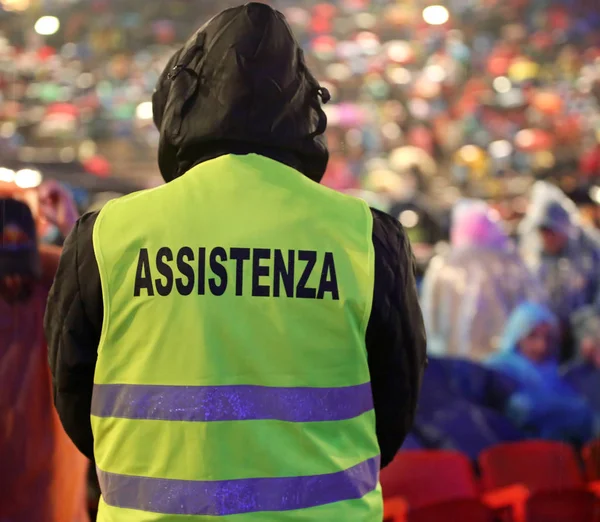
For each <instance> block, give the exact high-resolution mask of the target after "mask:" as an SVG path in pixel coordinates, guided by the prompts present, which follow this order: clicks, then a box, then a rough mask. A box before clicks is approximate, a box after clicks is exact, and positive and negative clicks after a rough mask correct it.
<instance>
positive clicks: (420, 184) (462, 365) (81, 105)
mask: <svg viewBox="0 0 600 522" xmlns="http://www.w3.org/2000/svg"><path fill="white" fill-rule="evenodd" d="M234 3H235V4H237V3H239V2H230V1H229V0H227V1H225V0H210V1H209V0H202V2H196V3H194V4H191V3H189V2H187V1H185V0H171V1H169V2H140V1H139V0H119V1H116V0H113V1H111V0H92V1H89V2H77V1H72V2H59V3H58V4H55V3H53V2H46V3H45V4H44V8H43V9H41V8H40V7H39V6H38V8H37V9H31V10H29V11H26V12H23V13H20V12H19V13H16V12H13V11H8V10H5V11H2V10H0V158H1V160H0V188H2V187H1V185H2V182H6V181H14V180H13V179H4V178H6V177H7V176H8V177H10V176H9V175H8V172H13V173H14V172H15V171H16V170H18V169H22V168H24V167H28V168H29V167H36V168H39V169H40V171H42V173H44V165H47V164H62V165H64V166H65V167H66V166H67V165H72V164H77V165H80V166H81V168H82V169H83V171H86V172H88V173H91V174H93V175H96V176H100V177H106V176H110V175H112V174H118V175H124V174H126V172H124V170H128V169H133V168H134V166H135V164H136V161H139V162H140V163H142V164H143V169H146V168H148V167H147V165H148V164H150V165H153V163H155V161H154V158H155V148H156V146H157V142H158V133H157V131H156V129H155V128H154V125H153V121H152V108H151V104H150V103H149V100H150V96H151V94H152V91H153V89H154V86H155V83H156V80H157V79H158V75H159V73H160V72H161V71H162V69H163V68H164V66H165V64H166V62H167V60H168V58H169V57H170V55H171V54H172V52H173V50H174V49H175V48H176V46H177V45H179V44H181V40H182V39H183V38H185V37H186V36H188V35H189V34H190V33H191V32H192V31H193V30H194V29H195V28H197V27H199V26H201V25H202V23H204V22H205V21H206V20H207V19H208V17H209V16H210V15H212V14H214V13H216V12H217V11H219V10H221V9H223V8H224V7H226V6H227V5H228V4H234ZM269 3H271V4H273V5H274V6H275V7H277V8H279V9H280V10H281V11H282V12H284V13H285V14H286V16H287V18H288V20H289V22H290V24H291V26H292V27H293V29H294V31H295V33H296V34H297V36H298V38H299V40H300V42H301V44H302V45H303V47H304V49H305V50H306V55H307V61H308V64H309V66H310V67H311V68H312V69H313V70H314V71H315V72H316V75H317V76H318V79H319V81H320V82H321V83H322V84H323V86H325V87H327V89H329V90H330V92H331V94H332V102H331V103H330V104H328V105H327V106H326V107H325V108H324V109H325V110H326V112H327V115H328V119H329V127H328V131H327V138H328V143H329V148H330V151H331V160H330V163H329V167H328V171H327V174H326V177H325V180H324V183H325V184H327V185H328V186H330V187H332V188H335V189H337V190H341V191H345V192H348V193H351V194H354V195H358V196H360V197H363V198H364V199H366V200H367V201H368V202H369V203H370V204H371V205H372V206H374V207H378V208H380V209H382V210H384V211H386V212H389V213H390V214H391V215H393V216H394V217H397V218H398V219H399V220H400V221H401V222H402V224H403V225H404V226H405V228H406V229H407V230H408V231H409V234H410V236H411V239H412V241H413V247H414V249H415V254H416V256H417V260H418V261H419V272H420V276H422V277H421V279H422V288H421V299H422V307H423V312H424V316H425V322H426V327H427V333H428V339H429V341H428V351H429V353H430V356H431V362H430V366H429V368H428V370H427V371H426V375H425V381H424V386H423V395H422V398H421V401H420V404H419V411H418V414H417V420H416V425H415V429H414V430H413V433H412V434H411V437H410V439H409V441H408V442H407V447H428V448H439V447H442V448H457V449H461V450H462V451H464V452H466V453H468V454H469V455H471V456H473V457H476V455H477V454H478V452H479V451H481V450H482V449H484V448H485V447H487V446H489V445H492V444H495V443H497V442H500V441H506V440H518V439H521V438H527V437H543V438H549V439H559V440H565V441H568V442H573V443H575V444H578V445H579V444H582V443H584V442H586V441H587V440H589V439H591V438H592V437H594V436H599V435H600V233H599V231H598V227H599V225H600V212H599V210H598V206H599V204H600V9H598V6H597V2H594V1H593V0H592V1H586V0H574V1H567V0H471V1H469V2H466V1H462V0H447V1H444V2H443V6H441V5H440V6H431V5H430V4H431V2H425V1H422V0H403V1H392V0H339V1H336V2H331V3H323V2H317V1H313V0H303V1H292V0H272V1H271V2H269ZM0 5H2V2H0ZM432 8H433V9H432ZM47 14H52V15H53V16H56V17H57V19H58V20H59V22H60V29H59V30H58V31H57V32H56V34H52V35H47V36H42V35H39V34H36V33H35V31H34V30H33V28H34V22H35V20H36V19H37V18H38V17H39V16H41V15H47ZM125 156H127V157H128V158H133V161H132V163H129V162H127V163H125V162H124V160H123V158H124V157H125ZM136 158H140V159H139V160H136ZM141 158H143V159H145V162H142V159H141ZM152 168H154V169H155V168H156V167H155V166H153V167H152ZM3 176H4V177H3ZM148 176H150V173H148ZM26 188H27V187H26ZM24 194H25V193H23V194H21V193H20V195H19V199H23V200H26V201H27V203H28V204H29V206H30V207H31V208H32V210H33V213H34V217H35V218H36V219H37V220H38V232H37V234H38V237H39V238H40V239H43V240H44V241H46V242H49V243H54V244H56V245H60V244H61V242H62V241H63V240H64V237H65V235H66V234H67V233H68V231H69V226H71V225H72V223H73V221H74V220H73V219H72V217H73V216H72V214H73V213H74V212H75V210H74V206H73V205H74V202H73V201H72V197H71V196H70V195H69V194H67V193H66V192H65V191H64V190H63V189H61V188H60V187H58V186H55V185H42V189H41V190H40V191H39V194H41V196H42V197H41V198H40V199H39V200H38V192H35V193H27V194H28V195H27V197H25V195H24ZM565 194H567V195H565ZM465 197H468V198H470V199H464V198H465ZM40 202H41V203H40ZM79 210H83V209H82V208H80V209H79ZM68 216H70V217H68ZM4 225H5V224H4V223H0V226H4ZM5 228H6V227H5ZM9 232H10V231H9ZM7 234H8V232H7V231H6V230H5V231H4V237H5V239H6V238H9V236H8V235H7ZM11 237H12V236H11ZM9 239H10V238H9ZM3 245H4V243H3ZM0 254H2V249H0ZM3 284H4V283H3ZM11 284H12V283H11ZM9 286H10V285H9ZM9 290H10V288H6V287H2V286H0V295H3V293H4V295H8V294H7V292H8V291H9ZM0 301H1V300H0ZM40 302H41V301H40ZM0 304H2V303H0ZM38 305H39V303H38V304H37V305H36V306H38ZM31 306H33V304H32V305H31ZM38 307H39V306H38ZM0 315H1V316H2V317H3V319H4V318H5V317H9V315H6V314H0ZM11 317H17V315H13V316H11ZM39 326H40V328H41V324H40V325H39ZM2 328H5V330H2ZM25 331H26V332H28V333H31V332H32V331H33V330H32V329H29V330H23V328H22V325H21V323H19V322H18V321H17V320H15V321H14V322H13V323H11V324H8V323H6V324H4V325H2V324H1V323H0V333H1V332H4V333H3V334H2V335H3V336H6V337H3V338H9V337H8V335H9V333H10V335H11V336H13V337H11V339H12V338H14V339H17V341H15V343H16V342H25V341H24V340H23V339H22V338H21V337H20V336H21V334H22V333H23V332H25ZM7 332H9V333H7ZM19 339H21V341H19ZM32 342H42V341H41V340H40V339H37V340H35V341H32ZM14 346H17V344H15V345H14ZM19 346H20V345H19ZM0 363H1V360H0ZM2 370H3V368H2V365H1V364H0V373H1V372H2ZM6 371H7V372H8V370H6ZM7 374H8V373H7ZM2 375H4V373H2Z"/></svg>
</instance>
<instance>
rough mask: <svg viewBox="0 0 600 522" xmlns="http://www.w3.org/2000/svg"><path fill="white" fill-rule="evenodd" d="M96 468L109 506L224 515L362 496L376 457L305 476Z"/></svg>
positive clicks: (375, 474) (373, 483) (373, 479)
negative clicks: (195, 476) (193, 475)
mask: <svg viewBox="0 0 600 522" xmlns="http://www.w3.org/2000/svg"><path fill="white" fill-rule="evenodd" d="M97 471H98V479H99V481H100V488H101V490H102V498H103V499H104V502H106V503H107V504H108V505H109V506H114V507H120V508H128V509H138V510H141V511H149V512H153V513H162V514H166V515H211V516H224V515H236V514H241V513H255V512H259V511H290V510H293V509H305V508H311V507H315V506H322V505H324V504H331V503H333V502H342V501H344V500H351V499H357V498H362V497H364V496H365V495H366V494H367V493H370V492H371V491H373V490H374V489H375V488H376V487H377V483H378V480H379V457H375V458H372V459H369V460H366V461H364V462H362V463H360V464H358V465H357V466H354V467H353V468H350V469H347V470H345V471H340V472H338V473H331V474H329V475H313V476H308V477H286V478H256V479H237V480H217V481H195V480H173V479H158V478H149V477H133V476H130V475H118V474H116V473H108V472H106V471H102V470H100V469H98V470H97Z"/></svg>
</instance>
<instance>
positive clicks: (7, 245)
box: [0, 198, 41, 278]
mask: <svg viewBox="0 0 600 522" xmlns="http://www.w3.org/2000/svg"><path fill="white" fill-rule="evenodd" d="M7 274H19V275H26V276H33V277H36V278H38V277H40V276H41V261H40V255H39V252H38V246H37V232H36V226H35V220H34V218H33V215H32V213H31V210H30V209H29V206H28V205H26V204H25V203H22V202H21V201H17V200H15V199H11V198H1V199H0V277H2V276H4V275H7Z"/></svg>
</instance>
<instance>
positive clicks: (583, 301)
mask: <svg viewBox="0 0 600 522" xmlns="http://www.w3.org/2000/svg"><path fill="white" fill-rule="evenodd" d="M520 234H521V250H522V252H523V256H524V259H525V262H526V263H527V264H528V266H529V267H530V269H531V270H532V271H533V272H534V273H535V274H536V276H537V277H538V279H539V280H540V282H541V283H542V285H543V286H544V288H545V291H546V293H547V295H548V299H549V306H550V309H551V310H552V311H553V312H554V313H555V314H556V315H557V316H558V319H559V321H560V328H561V339H562V341H561V343H562V353H561V355H562V358H563V359H568V358H569V357H570V356H571V355H572V353H571V346H572V341H571V339H570V323H571V320H572V314H573V313H575V312H576V311H577V310H579V309H580V308H582V307H584V306H587V305H590V304H593V303H596V305H599V306H600V238H599V237H598V234H597V232H596V231H593V230H591V229H587V228H584V227H583V226H581V225H580V224H579V222H578V213H577V208H576V207H575V204H574V203H573V202H572V201H571V200H569V199H568V198H567V197H566V196H565V194H564V193H563V192H562V191H561V190H560V189H559V188H557V187H555V186H554V185H550V184H549V183H546V182H538V183H536V184H535V185H534V188H533V191H532V194H531V201H530V206H529V209H528V211H527V215H526V216H525V219H524V220H523V222H522V223H521V228H520Z"/></svg>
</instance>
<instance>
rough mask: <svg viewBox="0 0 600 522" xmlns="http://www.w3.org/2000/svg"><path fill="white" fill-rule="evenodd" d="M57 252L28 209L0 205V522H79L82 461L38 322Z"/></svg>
mask: <svg viewBox="0 0 600 522" xmlns="http://www.w3.org/2000/svg"><path fill="white" fill-rule="evenodd" d="M59 255H60V249H58V248H56V247H46V246H38V245H37V244H36V226H35V222H34V218H33V216H32V213H31V210H30V209H29V207H28V206H27V205H26V204H25V203H23V202H21V201H17V200H16V199H13V198H11V197H3V198H2V199H0V382H1V383H2V385H1V386H2V388H1V390H2V391H1V393H0V520H1V521H3V522H5V521H8V522H85V521H87V520H88V516H87V509H86V470H87V468H88V460H87V459H86V458H85V457H83V455H81V454H80V453H79V452H78V451H77V449H76V448H75V446H74V445H73V444H72V443H71V441H70V440H69V439H68V437H67V435H66V434H65V432H64V431H63V428H62V426H61V424H60V421H59V419H58V415H57V414H56V410H55V409H54V406H53V403H52V385H51V378H50V371H49V368H48V355H47V347H46V341H45V339H44V332H43V328H42V326H43V316H44V308H45V306H46V299H47V297H48V290H49V289H50V283H51V281H52V277H53V276H54V273H55V271H56V266H57V264H58V257H59Z"/></svg>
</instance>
